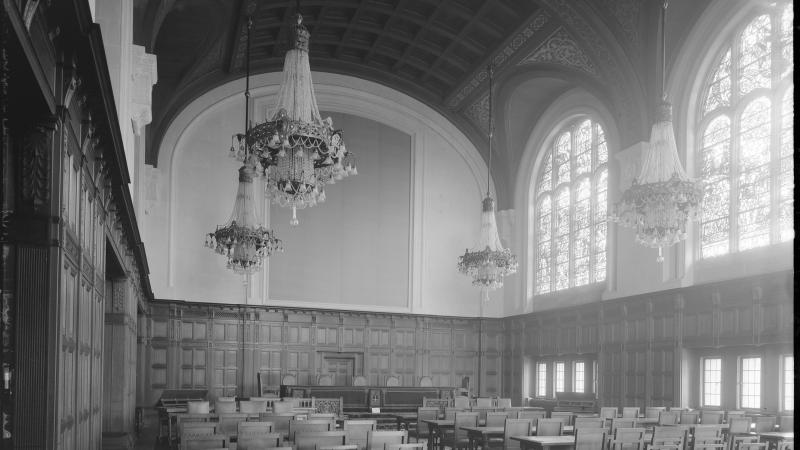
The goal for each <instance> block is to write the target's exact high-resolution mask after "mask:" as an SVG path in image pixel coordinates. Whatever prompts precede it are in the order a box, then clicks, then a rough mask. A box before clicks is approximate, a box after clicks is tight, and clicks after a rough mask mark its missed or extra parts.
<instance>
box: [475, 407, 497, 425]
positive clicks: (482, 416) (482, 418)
mask: <svg viewBox="0 0 800 450" xmlns="http://www.w3.org/2000/svg"><path fill="white" fill-rule="evenodd" d="M470 411H471V412H474V413H476V414H478V425H480V424H484V423H486V414H488V413H489V411H494V408H481V407H478V406H473V407H472V408H470Z"/></svg>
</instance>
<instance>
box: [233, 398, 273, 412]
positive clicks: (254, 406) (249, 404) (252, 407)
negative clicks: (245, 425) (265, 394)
mask: <svg viewBox="0 0 800 450" xmlns="http://www.w3.org/2000/svg"><path fill="white" fill-rule="evenodd" d="M239 412H240V413H248V414H256V413H263V412H267V402H265V401H264V400H242V401H241V402H239Z"/></svg>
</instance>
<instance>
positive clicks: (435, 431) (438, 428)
mask: <svg viewBox="0 0 800 450" xmlns="http://www.w3.org/2000/svg"><path fill="white" fill-rule="evenodd" d="M423 422H425V423H427V424H428V427H429V429H430V432H431V436H430V439H428V450H434V449H435V448H436V447H437V446H439V447H441V441H442V430H445V429H448V428H453V426H454V425H455V421H454V420H423Z"/></svg>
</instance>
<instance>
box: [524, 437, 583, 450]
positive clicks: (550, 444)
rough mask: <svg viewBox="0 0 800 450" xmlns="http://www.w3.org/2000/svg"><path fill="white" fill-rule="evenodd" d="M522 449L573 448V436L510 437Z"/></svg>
mask: <svg viewBox="0 0 800 450" xmlns="http://www.w3.org/2000/svg"><path fill="white" fill-rule="evenodd" d="M511 439H513V440H515V441H519V444H520V446H521V447H522V449H523V450H524V449H528V448H530V449H534V450H546V449H549V448H561V449H569V448H575V437H574V436H511Z"/></svg>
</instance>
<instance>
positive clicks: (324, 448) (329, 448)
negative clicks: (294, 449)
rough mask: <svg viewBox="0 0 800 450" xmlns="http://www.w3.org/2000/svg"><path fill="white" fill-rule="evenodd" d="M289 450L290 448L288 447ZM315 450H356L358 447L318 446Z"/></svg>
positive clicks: (352, 445)
mask: <svg viewBox="0 0 800 450" xmlns="http://www.w3.org/2000/svg"><path fill="white" fill-rule="evenodd" d="M289 448H290V449H291V447H289ZM317 450H358V446H357V445H355V444H345V445H322V446H318V447H317Z"/></svg>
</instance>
